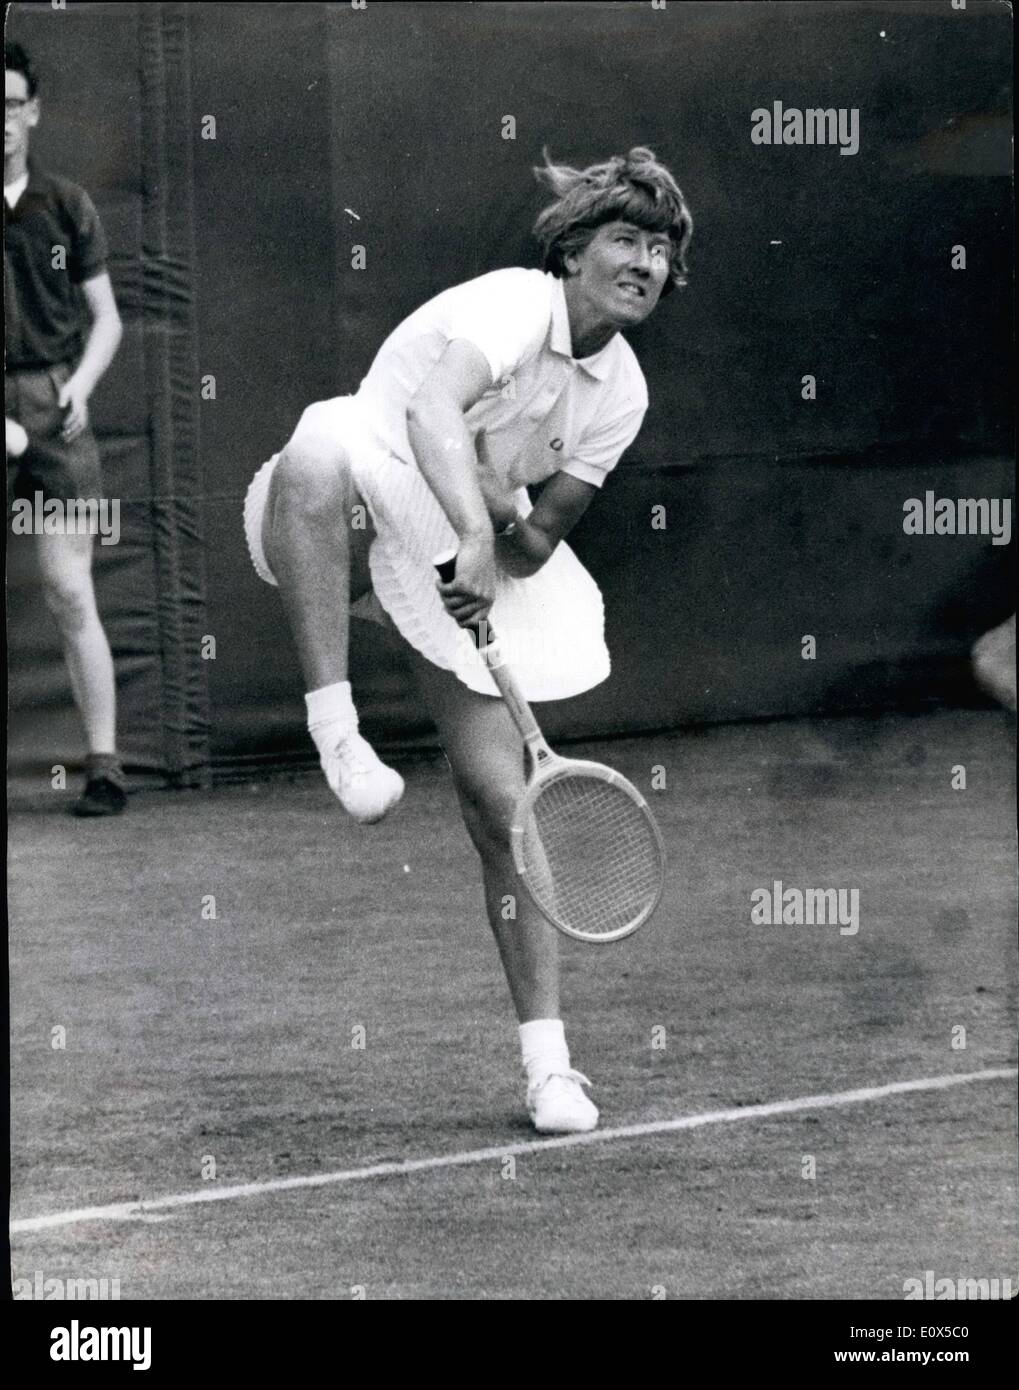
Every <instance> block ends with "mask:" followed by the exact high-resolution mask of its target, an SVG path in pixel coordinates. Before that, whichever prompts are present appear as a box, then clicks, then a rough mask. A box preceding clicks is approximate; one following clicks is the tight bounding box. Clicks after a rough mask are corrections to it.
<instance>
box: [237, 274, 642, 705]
mask: <svg viewBox="0 0 1019 1390" xmlns="http://www.w3.org/2000/svg"><path fill="white" fill-rule="evenodd" d="M454 338H466V339H467V340H468V341H470V342H472V343H474V344H475V345H476V346H477V347H478V349H479V350H480V351H481V352H482V353H483V354H484V355H485V357H486V358H487V360H488V363H489V366H490V367H491V370H492V378H493V385H492V387H491V388H490V389H489V390H488V391H487V392H486V393H485V394H484V396H482V398H481V400H479V401H478V402H477V403H476V404H475V405H474V406H472V408H471V409H470V410H469V411H468V412H467V413H466V416H465V423H466V424H467V427H468V429H469V430H470V432H471V434H472V436H476V435H477V433H478V431H479V430H482V429H483V430H484V431H485V436H486V444H487V451H488V456H489V460H490V467H491V469H492V472H493V474H494V477H495V479H496V481H497V482H498V483H499V484H501V486H502V488H503V489H504V490H505V493H506V495H507V497H512V498H513V499H514V501H515V503H516V506H517V510H518V511H519V512H520V513H521V515H526V514H527V513H528V512H529V511H530V510H531V503H530V500H529V498H528V495H527V490H526V489H527V485H529V484H534V483H539V482H542V481H544V480H545V479H546V478H548V477H551V475H552V474H553V473H555V472H557V471H558V470H560V469H561V470H562V471H563V472H565V473H569V474H571V476H573V477H576V478H580V479H581V480H582V481H584V482H588V483H592V484H594V485H595V486H601V484H602V483H603V482H604V479H605V477H606V475H607V474H608V473H609V472H610V471H611V469H612V468H614V467H615V465H616V463H617V462H618V460H619V457H620V455H621V454H622V453H623V451H624V450H625V449H626V448H627V447H628V445H629V444H630V443H631V442H632V441H633V439H634V437H635V436H636V434H637V432H638V430H639V429H640V426H641V422H642V421H643V418H644V414H645V411H646V410H647V387H646V385H645V382H644V376H643V373H642V372H641V370H640V367H639V366H638V364H637V359H636V357H635V356H634V354H633V351H632V349H631V348H630V346H629V344H628V343H627V342H626V341H625V340H624V339H623V338H622V337H620V335H619V334H618V333H617V334H616V335H615V336H614V337H613V338H612V339H611V340H610V341H609V342H608V343H607V344H606V345H605V347H603V348H602V349H601V351H600V352H598V353H596V354H594V355H593V356H591V357H587V358H581V359H576V358H574V357H573V356H572V355H571V351H570V347H571V344H570V328H569V317H568V313H567V308H566V300H565V296H564V294H563V287H562V283H561V281H559V280H557V279H556V278H555V276H553V275H552V274H551V273H543V272H542V271H539V270H522V269H513V270H497V271H493V272H491V273H490V274H488V275H482V276H479V277H478V278H477V279H476V280H469V281H467V282H466V283H465V284H462V285H456V286H454V287H453V288H452V289H449V290H445V291H443V293H441V294H439V295H437V296H436V297H435V298H434V299H431V300H429V301H428V302H427V303H426V304H423V305H422V306H421V308H420V309H418V310H416V311H415V312H414V313H413V314H411V315H410V316H409V317H408V318H406V319H405V320H404V321H403V323H401V324H400V326H399V327H398V328H397V329H396V330H395V331H394V332H393V333H391V334H390V336H389V337H388V338H387V339H386V341H385V342H384V343H383V345H382V347H381V348H380V349H379V352H378V354H377V356H376V358H375V361H374V362H373V363H372V366H371V368H370V370H369V372H368V375H367V376H366V377H365V378H364V380H363V381H362V382H361V385H360V388H359V389H358V392H357V394H356V395H354V396H337V397H335V398H334V399H333V400H329V401H323V402H320V403H319V404H318V405H317V406H316V407H314V409H315V412H316V415H315V426H316V429H320V428H321V427H322V425H323V424H325V425H326V426H327V428H328V429H329V431H330V433H331V432H333V431H334V430H335V435H336V441H337V449H338V450H342V451H343V452H344V453H345V454H346V455H347V457H348V458H349V461H350V467H351V473H352V476H353V480H354V484H355V487H356V488H357V491H358V493H359V494H360V496H361V499H362V500H363V502H364V504H365V505H366V507H367V508H368V510H369V512H370V514H371V519H372V523H373V525H374V528H375V533H376V535H375V539H374V540H373V542H372V545H371V548H370V550H369V555H368V564H369V569H370V571H371V578H372V586H373V593H371V594H369V595H368V596H367V597H366V598H363V599H360V600H358V601H356V602H355V603H354V604H352V606H351V612H352V613H353V614H354V615H355V616H357V617H362V618H368V619H371V620H374V621H378V622H382V623H386V622H388V621H391V622H392V623H393V624H395V626H396V628H397V629H398V630H399V632H400V633H401V634H402V636H403V637H404V638H405V639H406V640H407V641H408V642H409V643H410V644H411V645H412V646H413V647H415V648H416V649H417V650H418V651H419V652H420V653H421V654H422V655H423V656H425V657H427V659H428V660H429V661H431V662H432V663H433V664H434V665H436V666H439V667H441V668H442V669H443V670H447V671H452V672H454V673H455V675H456V676H457V678H458V679H459V680H461V681H462V682H463V683H464V684H465V685H467V686H469V687H470V688H471V689H472V690H476V691H478V692H480V693H482V694H486V695H495V694H497V693H498V692H497V690H496V687H495V683H494V682H493V680H492V677H491V675H490V674H489V672H488V671H487V670H486V669H485V667H484V665H483V663H482V661H481V660H480V658H479V657H478V654H477V652H476V651H475V648H474V644H473V642H472V641H471V639H470V636H469V635H468V634H467V633H466V632H465V631H464V630H463V629H462V628H460V627H459V625H458V624H457V623H456V622H455V620H454V619H453V618H451V617H450V615H449V614H448V613H447V612H446V610H445V607H444V606H443V603H442V600H441V598H440V597H439V594H438V591H437V589H436V587H435V586H436V573H435V569H434V566H433V563H432V562H433V559H434V557H435V556H436V555H437V554H438V553H439V552H440V551H442V550H450V549H455V548H456V544H457V537H456V534H455V532H454V531H453V528H452V527H451V526H450V524H449V521H448V520H447V518H446V515H445V513H444V512H443V510H442V508H441V506H440V505H439V503H438V501H437V499H436V498H435V495H434V494H433V493H432V491H431V489H430V488H429V486H428V484H427V483H426V481H425V479H424V477H423V475H422V474H421V472H420V471H419V469H418V467H417V465H416V463H415V461H414V456H413V452H412V451H411V448H410V444H409V442H408V439H407V426H406V412H407V404H408V402H409V400H410V398H411V396H412V395H413V393H414V391H415V390H416V389H417V387H418V385H419V384H420V382H421V381H422V380H423V379H424V377H425V376H426V375H427V374H428V372H429V371H430V370H431V368H432V366H433V365H434V363H435V362H436V361H437V360H438V358H439V357H440V356H441V354H442V352H443V351H444V349H445V347H446V344H447V343H448V342H450V341H451V340H452V339H454ZM298 428H299V429H300V426H299V427H298ZM278 457H279V455H278V454H274V455H273V457H272V458H271V459H269V460H268V462H267V463H264V464H263V465H262V467H261V468H260V469H259V470H258V472H257V473H256V474H255V477H254V479H253V480H252V482H251V485H250V487H249V488H248V492H247V496H246V498H245V502H244V529H245V535H246V538H247V543H248V550H249V552H250V555H251V560H252V563H253V564H254V567H255V569H256V571H257V572H258V574H259V575H260V576H261V578H262V579H264V580H265V581H266V582H267V583H269V584H275V583H276V580H275V578H274V576H273V574H272V572H271V570H270V569H269V566H268V563H267V561H266V557H265V554H264V552H263V549H262V517H263V514H264V511H265V506H266V501H267V498H268V492H269V483H270V480H271V477H272V471H273V469H274V468H275V466H276V460H277V459H278ZM490 621H491V624H492V627H493V629H494V631H496V632H497V633H498V634H499V638H500V643H501V645H502V647H503V650H504V651H505V653H506V657H507V659H508V661H509V662H510V664H511V666H512V669H513V672H514V674H515V675H516V677H517V679H518V682H519V684H520V686H521V689H522V690H523V693H524V696H525V697H526V698H527V699H528V700H534V701H540V700H562V699H566V698H568V697H569V696H571V695H579V694H581V693H582V692H583V691H585V690H590V689H591V688H592V687H593V686H596V685H598V684H600V683H601V682H602V681H603V680H605V678H606V677H607V676H608V674H609V671H610V669H611V665H610V660H609V654H608V650H607V648H606V646H605V614H604V607H603V604H602V597H601V593H600V591H599V589H598V586H597V584H596V583H595V582H594V580H593V579H592V578H591V576H590V575H589V574H588V572H587V570H585V568H584V567H583V565H582V564H581V563H580V561H579V560H578V559H577V557H576V555H575V554H574V553H573V551H572V550H571V549H570V547H569V546H568V545H567V544H566V543H565V542H562V541H561V542H560V543H559V545H558V546H557V547H556V549H555V550H554V552H553V554H552V556H551V558H550V559H549V560H548V562H547V563H546V564H545V565H543V566H542V568H541V569H540V570H539V571H538V572H537V573H536V574H533V575H530V576H528V577H526V578H523V579H517V578H514V577H512V576H510V575H506V574H503V573H501V572H500V574H499V578H498V587H497V590H496V596H495V600H494V602H493V604H492V608H491V613H490Z"/></svg>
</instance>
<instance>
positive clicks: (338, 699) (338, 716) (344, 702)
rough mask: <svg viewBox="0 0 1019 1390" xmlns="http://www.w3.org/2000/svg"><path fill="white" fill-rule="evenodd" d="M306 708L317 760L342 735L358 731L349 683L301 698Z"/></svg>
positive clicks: (312, 692)
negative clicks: (316, 751)
mask: <svg viewBox="0 0 1019 1390" xmlns="http://www.w3.org/2000/svg"><path fill="white" fill-rule="evenodd" d="M304 703H305V704H306V705H307V707H308V732H309V733H310V734H311V736H312V738H313V739H314V740H315V747H316V748H317V749H318V751H319V756H320V757H324V756H325V755H326V753H327V752H330V751H331V750H332V749H333V748H334V747H335V746H336V742H337V740H338V739H340V738H342V737H343V734H344V733H345V732H350V733H353V732H355V731H356V729H357V710H356V709H355V708H354V701H353V699H352V698H351V694H350V681H336V682H335V684H333V685H323V686H322V687H321V688H320V689H319V690H309V691H308V693H307V695H305V697H304Z"/></svg>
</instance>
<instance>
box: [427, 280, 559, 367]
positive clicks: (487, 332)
mask: <svg viewBox="0 0 1019 1390" xmlns="http://www.w3.org/2000/svg"><path fill="white" fill-rule="evenodd" d="M458 291H459V292H458V295H457V298H456V300H455V301H454V305H453V308H452V311H451V313H450V316H449V320H448V323H447V335H448V337H449V339H450V341H452V340H453V339H454V338H466V339H467V341H468V342H470V343H473V344H474V346H475V347H476V348H478V349H479V351H480V352H482V353H484V355H485V359H486V361H487V362H488V365H489V368H490V369H491V372H492V381H493V383H494V382H497V381H500V380H501V379H502V378H503V377H507V376H511V375H512V374H513V373H514V372H515V371H516V370H517V368H518V367H519V366H520V365H521V363H522V362H524V361H526V360H527V359H528V358H529V357H532V356H534V355H535V354H536V353H537V352H538V351H540V349H541V347H542V344H543V343H544V341H545V338H546V336H547V334H548V328H549V324H550V322H551V317H552V300H551V295H550V292H549V287H548V284H547V282H546V279H545V276H544V275H543V274H542V273H541V271H532V270H501V271H500V270H497V271H493V272H491V274H489V275H482V276H479V278H478V279H476V280H469V281H468V282H467V283H466V284H465V285H461V286H459V287H458Z"/></svg>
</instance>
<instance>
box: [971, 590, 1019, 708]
mask: <svg viewBox="0 0 1019 1390" xmlns="http://www.w3.org/2000/svg"><path fill="white" fill-rule="evenodd" d="M973 670H974V674H975V675H976V678H977V680H978V681H979V682H980V684H981V685H982V686H983V688H984V689H985V690H986V691H987V692H988V694H989V695H993V697H994V698H995V699H996V700H998V701H999V702H1000V703H1001V704H1003V705H1004V706H1005V708H1006V709H1010V710H1011V711H1012V713H1013V714H1015V711H1016V695H1015V614H1014V613H1013V614H1012V616H1011V617H1010V618H1008V619H1007V620H1006V621H1005V622H1003V623H1001V624H1000V626H998V627H995V628H992V629H991V631H990V632H985V633H984V635H983V636H982V637H981V638H980V640H979V641H978V642H976V643H975V644H974V647H973Z"/></svg>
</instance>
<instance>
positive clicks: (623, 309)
mask: <svg viewBox="0 0 1019 1390" xmlns="http://www.w3.org/2000/svg"><path fill="white" fill-rule="evenodd" d="M671 251H672V242H671V241H670V240H669V237H668V235H667V234H666V233H665V232H647V231H645V230H644V228H643V227H636V226H634V224H633V223H632V222H606V223H605V224H604V225H603V226H601V227H599V228H598V229H597V231H596V232H595V234H594V236H593V237H592V238H591V240H590V242H589V243H588V244H587V246H586V247H585V248H584V250H583V251H581V252H579V253H578V254H577V255H576V256H568V257H567V258H566V266H567V269H568V270H570V271H571V273H573V274H574V275H575V276H576V280H575V284H576V286H577V288H578V289H583V291H584V298H585V299H586V301H587V303H588V305H589V306H590V307H591V308H594V309H597V310H598V311H599V313H600V315H601V316H602V317H604V319H605V320H606V321H607V322H609V323H613V324H615V325H616V326H617V327H618V328H632V327H633V326H634V325H635V324H638V323H643V321H644V320H645V319H646V318H647V316H648V315H649V314H650V313H651V311H652V309H653V308H654V307H655V305H656V304H657V303H658V300H659V298H660V297H661V293H662V288H663V286H664V285H665V282H666V280H667V279H668V276H669V260H670V254H671Z"/></svg>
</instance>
